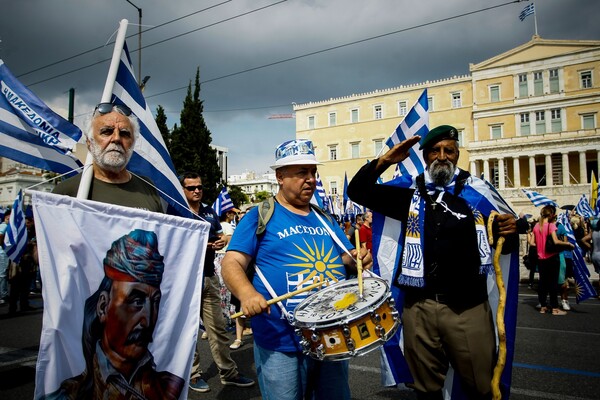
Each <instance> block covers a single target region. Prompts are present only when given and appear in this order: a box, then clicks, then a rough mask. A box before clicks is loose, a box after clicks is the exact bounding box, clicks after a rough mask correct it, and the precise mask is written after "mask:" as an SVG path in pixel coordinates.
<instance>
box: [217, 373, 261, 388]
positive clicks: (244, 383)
mask: <svg viewBox="0 0 600 400" xmlns="http://www.w3.org/2000/svg"><path fill="white" fill-rule="evenodd" d="M221 383H222V384H223V385H226V386H238V387H250V386H252V385H254V381H253V380H252V379H250V378H246V377H245V376H244V375H242V374H237V375H236V376H234V377H233V378H228V379H223V378H221Z"/></svg>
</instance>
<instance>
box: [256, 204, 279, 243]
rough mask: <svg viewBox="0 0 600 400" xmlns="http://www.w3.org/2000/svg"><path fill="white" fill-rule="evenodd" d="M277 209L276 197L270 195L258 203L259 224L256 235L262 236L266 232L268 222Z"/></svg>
mask: <svg viewBox="0 0 600 400" xmlns="http://www.w3.org/2000/svg"><path fill="white" fill-rule="evenodd" d="M274 211H275V198H274V197H269V198H268V199H266V200H263V201H262V202H261V203H260V204H259V205H258V226H257V227H256V235H257V236H260V235H262V234H263V233H265V229H267V224H268V223H269V220H270V219H271V217H272V216H273V212H274Z"/></svg>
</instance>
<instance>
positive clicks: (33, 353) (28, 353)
mask: <svg viewBox="0 0 600 400" xmlns="http://www.w3.org/2000/svg"><path fill="white" fill-rule="evenodd" d="M37 356H38V350H37V348H29V349H12V348H8V347H0V368H3V367H10V366H13V365H21V364H25V363H31V362H32V361H33V362H35V361H36V360H37Z"/></svg>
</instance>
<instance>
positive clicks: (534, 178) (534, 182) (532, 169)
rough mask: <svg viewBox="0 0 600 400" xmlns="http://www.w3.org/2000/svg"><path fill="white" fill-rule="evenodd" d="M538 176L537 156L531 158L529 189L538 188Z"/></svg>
mask: <svg viewBox="0 0 600 400" xmlns="http://www.w3.org/2000/svg"><path fill="white" fill-rule="evenodd" d="M536 185H537V176H536V173H535V156H529V187H532V188H533V187H536Z"/></svg>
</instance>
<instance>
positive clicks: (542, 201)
mask: <svg viewBox="0 0 600 400" xmlns="http://www.w3.org/2000/svg"><path fill="white" fill-rule="evenodd" d="M521 190H522V191H523V193H525V196H527V198H528V199H529V200H530V201H531V202H532V203H533V205H534V206H536V207H542V206H545V205H551V206H554V207H556V208H558V203H557V202H555V201H554V200H552V199H550V198H548V197H546V196H544V195H543V194H540V193H538V192H536V191H533V190H527V189H521Z"/></svg>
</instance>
